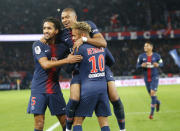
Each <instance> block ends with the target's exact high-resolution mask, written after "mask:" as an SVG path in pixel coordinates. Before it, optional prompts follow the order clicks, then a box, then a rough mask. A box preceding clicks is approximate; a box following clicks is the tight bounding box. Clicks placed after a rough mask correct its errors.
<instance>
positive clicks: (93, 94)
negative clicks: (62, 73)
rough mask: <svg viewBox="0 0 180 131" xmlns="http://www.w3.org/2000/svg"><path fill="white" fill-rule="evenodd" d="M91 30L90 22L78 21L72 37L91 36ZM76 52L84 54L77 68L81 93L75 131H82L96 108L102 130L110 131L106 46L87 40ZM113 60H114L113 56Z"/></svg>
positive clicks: (74, 38)
mask: <svg viewBox="0 0 180 131" xmlns="http://www.w3.org/2000/svg"><path fill="white" fill-rule="evenodd" d="M90 31H91V27H90V25H89V24H87V23H86V22H77V23H75V24H74V25H73V26H72V39H73V40H74V41H76V40H78V39H80V38H81V37H86V38H89V37H90V36H89V33H90ZM76 50H77V49H76ZM75 54H79V55H82V56H83V60H82V61H81V62H80V63H79V65H78V66H79V67H78V69H77V70H79V78H80V81H81V93H80V94H81V95H80V102H79V105H78V107H77V110H76V112H75V119H74V124H73V125H74V127H73V131H82V123H83V120H84V118H85V117H92V114H93V111H94V110H95V113H96V116H97V117H98V121H99V125H100V127H101V131H110V129H109V126H108V116H110V115H111V110H110V106H109V98H108V94H107V82H106V78H105V57H106V55H107V54H106V48H97V47H95V46H93V45H90V44H88V43H86V42H85V43H84V44H83V45H81V46H80V47H79V50H78V51H77V52H75ZM112 62H114V59H113V58H112Z"/></svg>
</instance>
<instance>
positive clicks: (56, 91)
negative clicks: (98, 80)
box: [27, 17, 82, 131]
mask: <svg viewBox="0 0 180 131" xmlns="http://www.w3.org/2000/svg"><path fill="white" fill-rule="evenodd" d="M60 27H61V26H60V22H59V21H58V20H57V19H55V18H51V17H48V18H46V19H44V21H43V34H44V39H45V40H46V44H44V43H42V42H40V41H36V42H35V43H34V44H33V46H32V50H33V56H34V61H35V71H34V75H33V80H32V86H31V96H30V100H29V104H28V109H27V112H28V113H31V114H34V122H35V124H34V131H42V130H43V127H44V119H45V115H44V114H45V111H46V108H47V106H48V107H49V109H50V112H51V115H56V116H57V118H58V120H59V122H60V124H61V126H62V127H63V130H64V131H65V107H66V103H65V100H64V98H63V94H62V92H61V89H60V86H59V76H58V74H59V71H60V69H61V67H60V66H61V65H64V64H69V63H76V62H80V61H81V60H82V56H80V55H77V56H74V55H71V54H70V55H68V57H66V58H64V54H65V53H66V50H68V48H67V46H66V45H65V44H64V43H58V44H57V43H55V41H56V36H57V35H58V34H59V33H60Z"/></svg>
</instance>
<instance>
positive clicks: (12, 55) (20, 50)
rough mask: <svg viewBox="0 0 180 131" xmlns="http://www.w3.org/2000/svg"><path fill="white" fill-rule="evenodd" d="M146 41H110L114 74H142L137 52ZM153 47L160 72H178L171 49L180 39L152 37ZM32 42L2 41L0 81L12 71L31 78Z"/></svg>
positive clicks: (32, 68)
mask: <svg viewBox="0 0 180 131" xmlns="http://www.w3.org/2000/svg"><path fill="white" fill-rule="evenodd" d="M144 42H145V41H143V40H141V41H138V40H136V41H132V40H131V41H110V42H108V48H109V49H110V51H111V52H112V54H113V56H114V57H115V60H116V63H115V65H113V67H112V71H113V73H114V75H115V76H133V75H141V73H142V72H141V70H137V69H136V62H137V58H138V55H139V54H141V53H143V52H144ZM152 42H153V44H154V51H155V52H158V53H159V54H160V55H161V56H162V59H163V61H164V67H163V68H161V69H160V74H161V75H163V74H164V75H168V74H170V73H171V74H179V73H180V69H179V68H178V66H177V65H175V63H174V60H173V59H172V57H171V56H170V55H169V51H170V50H172V49H174V48H177V47H179V46H178V45H180V40H173V39H172V40H153V41H152ZM31 46H32V43H5V44H0V52H1V55H0V61H1V62H0V84H2V83H6V82H10V81H11V80H12V79H11V78H10V75H9V73H10V72H19V71H21V72H26V75H25V77H24V78H25V80H24V83H27V81H28V80H29V81H31V78H32V75H33V71H34V62H33V56H32V48H31ZM61 76H62V77H68V76H69V78H70V77H71V74H69V75H67V73H66V72H65V71H64V70H62V72H61Z"/></svg>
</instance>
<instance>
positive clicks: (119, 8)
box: [0, 0, 180, 34]
mask: <svg viewBox="0 0 180 131" xmlns="http://www.w3.org/2000/svg"><path fill="white" fill-rule="evenodd" d="M179 4H180V1H178V0H175V1H172V0H68V1H66V0H25V1H23V2H22V0H4V1H2V0H1V1H0V9H1V15H0V19H1V21H0V25H1V26H0V33H1V34H24V33H25V34H31V33H33V34H37V33H41V22H42V20H43V19H44V18H45V17H47V16H54V17H59V18H60V13H61V11H62V9H64V8H67V7H72V8H74V9H75V10H76V11H77V14H78V19H79V20H92V21H94V22H95V23H96V24H97V26H98V27H99V28H100V29H101V31H105V32H109V31H135V30H136V31H137V30H157V29H165V28H171V29H177V28H180V7H179ZM58 8H59V9H60V12H57V9H58Z"/></svg>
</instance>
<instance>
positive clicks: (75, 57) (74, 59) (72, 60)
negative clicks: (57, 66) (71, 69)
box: [67, 54, 83, 64]
mask: <svg viewBox="0 0 180 131" xmlns="http://www.w3.org/2000/svg"><path fill="white" fill-rule="evenodd" d="M82 59H83V57H82V56H81V55H72V54H69V55H68V57H67V62H68V63H70V64H73V63H77V62H80V61H81V60H82Z"/></svg>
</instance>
